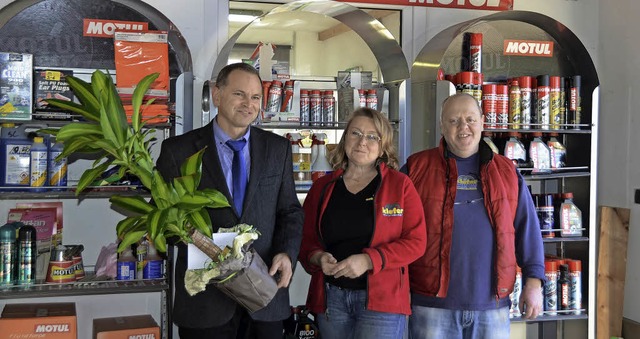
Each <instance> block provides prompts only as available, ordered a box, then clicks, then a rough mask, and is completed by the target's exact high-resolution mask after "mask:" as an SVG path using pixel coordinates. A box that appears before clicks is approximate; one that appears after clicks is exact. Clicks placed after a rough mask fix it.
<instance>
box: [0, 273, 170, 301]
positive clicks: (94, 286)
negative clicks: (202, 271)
mask: <svg viewBox="0 0 640 339" xmlns="http://www.w3.org/2000/svg"><path fill="white" fill-rule="evenodd" d="M168 289H169V284H168V283H167V281H166V280H165V279H140V280H127V281H124V280H108V279H104V277H102V278H101V277H97V276H95V275H94V274H88V275H87V276H86V277H85V278H83V279H82V280H80V281H76V282H73V283H60V284H47V283H43V284H31V285H12V286H3V287H0V300H2V299H16V298H44V297H62V296H77V295H96V294H111V293H146V292H161V291H164V290H168Z"/></svg>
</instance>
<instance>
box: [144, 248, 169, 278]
mask: <svg viewBox="0 0 640 339" xmlns="http://www.w3.org/2000/svg"><path fill="white" fill-rule="evenodd" d="M163 267H164V259H162V257H161V256H160V255H159V254H158V251H156V247H155V246H153V242H148V243H147V257H146V259H145V263H144V269H143V274H142V277H143V278H144V279H160V278H162V275H163V274H162V273H163V271H164V270H163Z"/></svg>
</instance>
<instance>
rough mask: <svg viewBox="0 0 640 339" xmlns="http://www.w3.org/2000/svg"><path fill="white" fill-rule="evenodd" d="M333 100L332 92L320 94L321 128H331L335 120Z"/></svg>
mask: <svg viewBox="0 0 640 339" xmlns="http://www.w3.org/2000/svg"><path fill="white" fill-rule="evenodd" d="M335 100H336V99H335V98H334V97H333V91H324V92H323V93H322V122H323V124H322V125H323V126H333V125H334V122H335V121H336V119H335Z"/></svg>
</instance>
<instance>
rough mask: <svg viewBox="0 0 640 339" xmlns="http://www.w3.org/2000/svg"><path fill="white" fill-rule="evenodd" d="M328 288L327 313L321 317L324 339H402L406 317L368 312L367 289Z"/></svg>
mask: <svg viewBox="0 0 640 339" xmlns="http://www.w3.org/2000/svg"><path fill="white" fill-rule="evenodd" d="M325 286H326V287H325V293H326V300H327V310H326V311H325V313H321V314H318V315H317V321H318V327H319V329H320V336H321V337H322V339H371V338H376V339H402V336H403V334H404V330H405V327H406V323H407V320H406V318H407V317H406V316H405V315H404V314H396V313H385V312H375V311H369V310H367V309H366V302H367V291H365V290H348V289H342V288H339V287H336V286H333V285H331V284H325Z"/></svg>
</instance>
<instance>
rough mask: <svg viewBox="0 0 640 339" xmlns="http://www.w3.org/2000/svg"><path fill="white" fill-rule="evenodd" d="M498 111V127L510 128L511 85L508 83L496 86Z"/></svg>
mask: <svg viewBox="0 0 640 339" xmlns="http://www.w3.org/2000/svg"><path fill="white" fill-rule="evenodd" d="M496 89H497V92H496V113H497V116H498V123H497V126H496V127H497V128H499V129H507V128H509V87H508V86H507V85H497V86H496Z"/></svg>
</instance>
